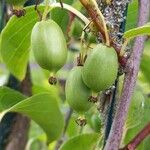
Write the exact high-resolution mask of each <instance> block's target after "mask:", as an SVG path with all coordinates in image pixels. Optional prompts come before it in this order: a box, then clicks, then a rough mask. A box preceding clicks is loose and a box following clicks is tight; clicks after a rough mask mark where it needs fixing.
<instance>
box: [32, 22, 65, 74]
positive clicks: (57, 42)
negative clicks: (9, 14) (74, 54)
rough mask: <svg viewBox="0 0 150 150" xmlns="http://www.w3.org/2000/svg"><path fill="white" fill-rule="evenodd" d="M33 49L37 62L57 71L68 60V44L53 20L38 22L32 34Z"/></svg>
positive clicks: (44, 67) (47, 68)
mask: <svg viewBox="0 0 150 150" xmlns="http://www.w3.org/2000/svg"><path fill="white" fill-rule="evenodd" d="M31 49H32V50H33V53H34V56H35V59H36V61H37V63H38V64H39V65H40V66H41V67H42V68H43V69H46V70H49V71H52V72H56V71H58V70H59V69H60V68H61V67H62V66H63V65H64V64H65V62H66V59H67V45H66V41H65V37H64V35H63V32H62V30H61V28H60V27H59V25H58V24H57V23H56V22H54V21H53V20H47V21H41V22H37V23H36V24H35V26H34V27H33V30H32V34H31Z"/></svg>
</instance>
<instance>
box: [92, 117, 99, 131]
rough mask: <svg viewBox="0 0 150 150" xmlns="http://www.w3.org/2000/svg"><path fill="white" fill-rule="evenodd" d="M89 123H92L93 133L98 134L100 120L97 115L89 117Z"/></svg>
mask: <svg viewBox="0 0 150 150" xmlns="http://www.w3.org/2000/svg"><path fill="white" fill-rule="evenodd" d="M91 122H92V128H93V129H94V131H95V132H100V129H101V120H100V117H99V116H98V114H94V115H93V116H92V117H91Z"/></svg>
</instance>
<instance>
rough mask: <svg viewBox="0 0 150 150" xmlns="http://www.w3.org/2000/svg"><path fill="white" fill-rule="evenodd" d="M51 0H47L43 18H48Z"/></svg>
mask: <svg viewBox="0 0 150 150" xmlns="http://www.w3.org/2000/svg"><path fill="white" fill-rule="evenodd" d="M49 7H50V6H49V0H45V9H44V13H43V16H42V20H46V17H47V14H48V13H49Z"/></svg>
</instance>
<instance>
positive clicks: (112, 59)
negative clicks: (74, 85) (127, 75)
mask: <svg viewBox="0 0 150 150" xmlns="http://www.w3.org/2000/svg"><path fill="white" fill-rule="evenodd" d="M117 72H118V58H117V54H116V51H115V50H114V49H113V48H108V47H106V46H104V45H102V44H98V45H97V46H96V47H95V48H94V49H93V50H92V52H91V53H90V54H89V56H88V57H87V60H86V61H85V64H84V67H83V70H82V78H83V81H84V82H85V84H86V85H87V86H88V87H89V88H91V89H92V90H93V91H95V92H99V91H103V90H106V89H107V88H109V87H110V86H111V85H112V84H113V83H114V81H115V79H116V77H117Z"/></svg>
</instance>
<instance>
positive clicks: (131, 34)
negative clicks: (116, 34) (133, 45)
mask: <svg viewBox="0 0 150 150" xmlns="http://www.w3.org/2000/svg"><path fill="white" fill-rule="evenodd" d="M142 35H150V23H147V24H145V25H144V26H141V27H138V28H134V29H131V30H128V31H126V32H125V33H124V35H123V37H124V38H128V39H131V38H135V37H137V36H142Z"/></svg>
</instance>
